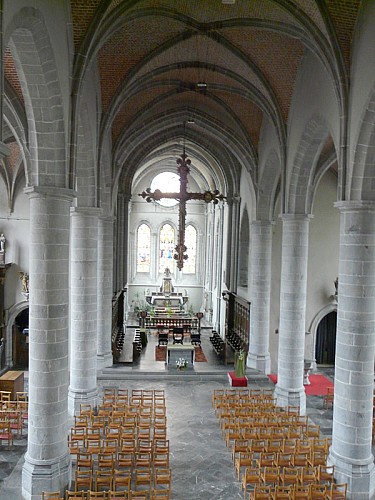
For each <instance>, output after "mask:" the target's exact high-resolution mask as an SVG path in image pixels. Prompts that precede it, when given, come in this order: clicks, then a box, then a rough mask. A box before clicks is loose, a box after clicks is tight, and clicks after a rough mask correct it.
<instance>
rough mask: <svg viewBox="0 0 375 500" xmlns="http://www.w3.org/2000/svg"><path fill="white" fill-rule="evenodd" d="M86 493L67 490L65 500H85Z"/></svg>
mask: <svg viewBox="0 0 375 500" xmlns="http://www.w3.org/2000/svg"><path fill="white" fill-rule="evenodd" d="M85 499H86V492H85V491H69V490H65V500H85Z"/></svg>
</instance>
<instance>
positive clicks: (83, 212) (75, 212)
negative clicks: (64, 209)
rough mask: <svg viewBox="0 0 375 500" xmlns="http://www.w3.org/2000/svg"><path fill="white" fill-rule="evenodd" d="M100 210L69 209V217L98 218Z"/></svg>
mask: <svg viewBox="0 0 375 500" xmlns="http://www.w3.org/2000/svg"><path fill="white" fill-rule="evenodd" d="M101 213H102V209H101V208H97V207H70V215H71V216H74V215H76V216H77V215H82V216H84V217H100V214H101Z"/></svg>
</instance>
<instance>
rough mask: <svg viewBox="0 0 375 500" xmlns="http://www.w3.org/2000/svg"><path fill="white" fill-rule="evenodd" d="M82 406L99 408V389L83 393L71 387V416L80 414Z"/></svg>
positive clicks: (69, 396) (69, 394)
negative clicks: (87, 405)
mask: <svg viewBox="0 0 375 500" xmlns="http://www.w3.org/2000/svg"><path fill="white" fill-rule="evenodd" d="M81 404H89V405H91V406H92V407H93V408H96V407H97V406H98V389H97V388H95V389H93V390H91V391H82V390H78V389H72V388H71V387H69V392H68V412H69V415H75V414H77V413H79V409H80V405H81Z"/></svg>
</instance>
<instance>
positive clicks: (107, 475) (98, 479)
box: [95, 470, 113, 491]
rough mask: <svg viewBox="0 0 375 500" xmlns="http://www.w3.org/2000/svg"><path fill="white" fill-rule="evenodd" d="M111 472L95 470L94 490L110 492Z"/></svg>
mask: <svg viewBox="0 0 375 500" xmlns="http://www.w3.org/2000/svg"><path fill="white" fill-rule="evenodd" d="M112 479H113V473H112V470H97V471H96V472H95V490H96V491H102V488H103V490H104V491H108V490H112V489H113V488H112Z"/></svg>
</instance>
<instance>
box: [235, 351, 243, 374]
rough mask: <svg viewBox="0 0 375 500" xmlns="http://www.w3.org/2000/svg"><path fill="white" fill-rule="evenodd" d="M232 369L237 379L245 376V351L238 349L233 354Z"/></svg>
mask: <svg viewBox="0 0 375 500" xmlns="http://www.w3.org/2000/svg"><path fill="white" fill-rule="evenodd" d="M234 367H235V368H234V369H235V374H236V377H237V378H242V377H244V376H245V372H246V357H245V351H244V350H243V349H240V350H239V351H237V352H236V354H235V361H234Z"/></svg>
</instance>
